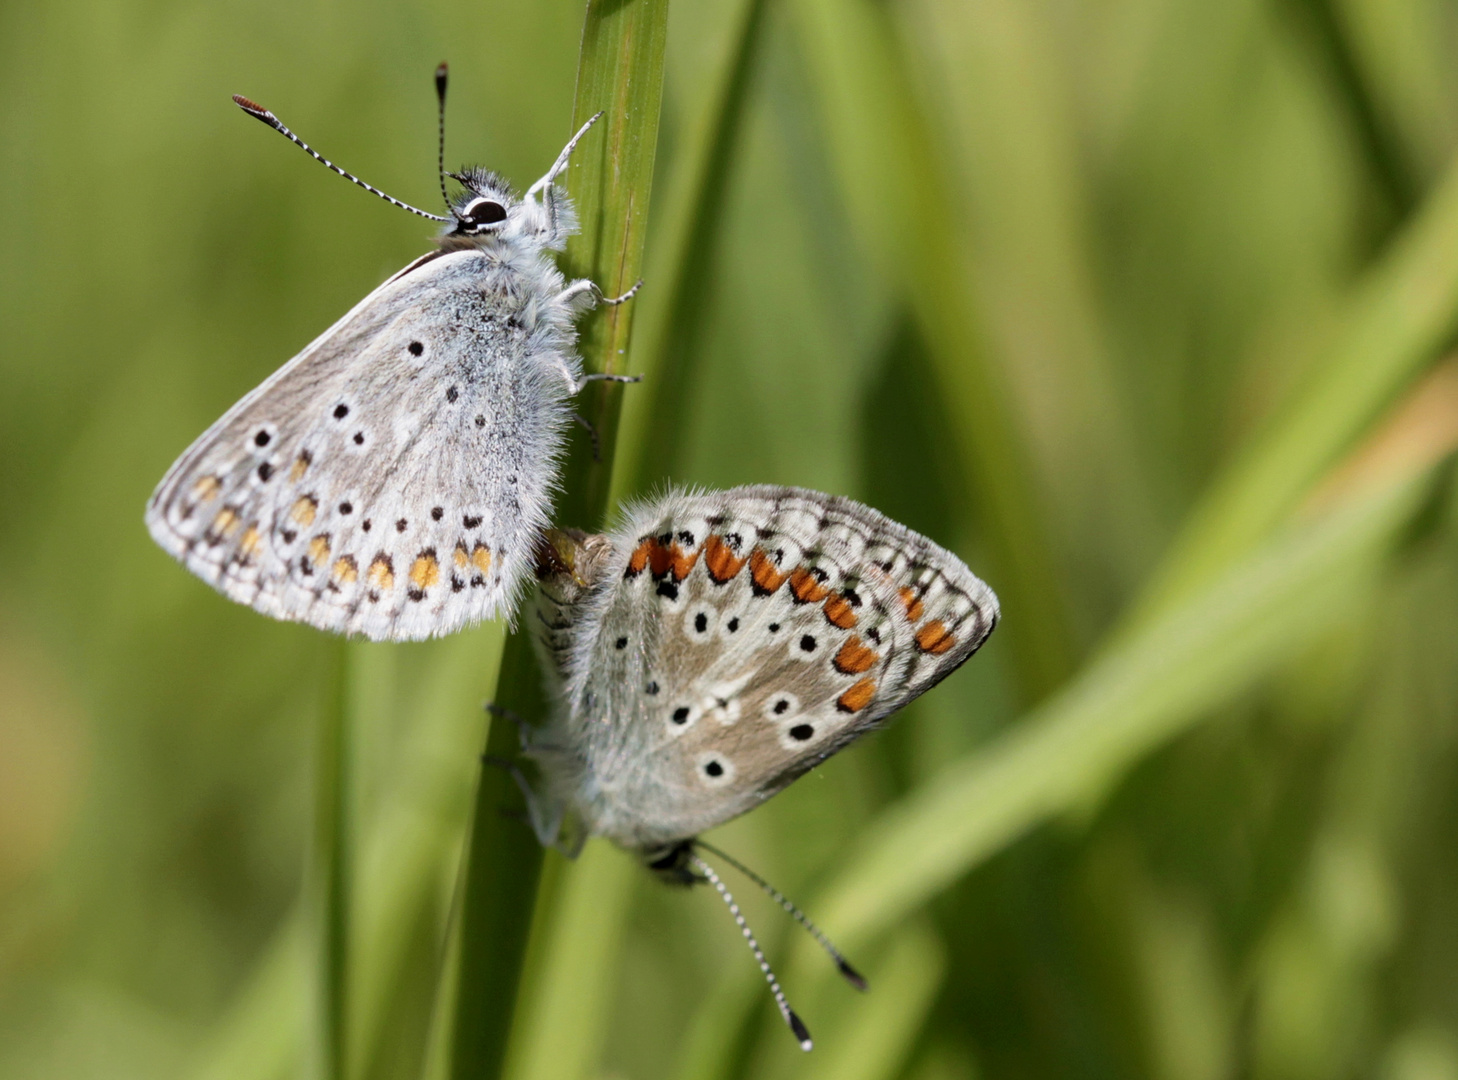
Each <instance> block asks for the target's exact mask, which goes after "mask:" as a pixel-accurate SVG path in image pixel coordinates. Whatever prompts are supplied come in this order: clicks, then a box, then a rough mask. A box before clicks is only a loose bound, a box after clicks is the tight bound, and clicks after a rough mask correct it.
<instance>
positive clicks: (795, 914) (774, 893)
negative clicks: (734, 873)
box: [694, 839, 866, 990]
mask: <svg viewBox="0 0 1458 1080" xmlns="http://www.w3.org/2000/svg"><path fill="white" fill-rule="evenodd" d="M694 846H695V847H701V848H703V849H704V850H705V851H707V852H709V853H711V854H713V855H715V856H717V857H718V858H721V859H723V860H724V861H725V862H726V863H728V864H729V865H730V866H732V867H734V869H736V870H738V871H739V872H740V873H741V874H743V875H744V876H745V877H747V878H748V879H749V880H750V881H752V882H754V883H755V884H756V885H758V886H759V887H760V888H761V889H763V890H764V891H765V892H766V893H767V894H768V895H769V897H770V899H772V900H773V901H774V902H775V903H777V904H779V905H780V907H782V908H784V909H785V910H786V911H788V912H789V913H790V916H791V917H792V918H793V919H794V920H795V921H796V922H797V923H799V924H800V925H801V926H803V927H804V928H805V929H806V930H807V931H808V932H809V934H810V936H811V937H813V938H814V939H815V940H816V941H818V942H819V943H820V947H821V948H822V949H824V950H825V951H826V952H827V953H829V954H830V958H831V959H832V960H834V961H835V966H836V969H837V970H838V971H839V972H840V973H841V974H842V975H844V976H845V980H846V982H848V983H850V984H851V985H852V986H854V987H855V988H856V989H857V990H864V989H866V980H865V976H863V975H862V974H861V973H860V972H859V971H857V970H856V969H855V968H853V967H851V966H850V961H848V960H847V959H846V958H845V956H844V955H843V954H842V953H841V951H840V950H839V949H837V948H836V947H835V943H834V942H833V941H831V940H830V938H828V937H826V936H825V933H824V932H823V931H822V930H821V929H820V927H818V926H816V925H815V924H814V923H813V922H811V921H810V917H809V916H808V915H806V914H805V913H804V912H803V911H801V910H800V909H799V908H798V907H796V906H795V904H794V902H793V901H792V900H791V899H790V898H789V897H788V896H786V895H785V894H784V893H782V892H780V890H779V889H776V888H775V887H774V886H773V885H771V884H770V883H769V882H768V881H766V880H765V879H764V878H762V877H760V876H759V875H758V874H756V873H755V872H754V871H753V870H751V869H750V868H749V867H747V866H745V865H744V864H743V863H742V862H740V861H739V860H738V859H736V858H734V856H732V855H730V854H728V853H727V852H724V851H721V850H719V849H718V848H716V847H715V846H714V845H713V844H709V843H705V842H704V841H703V840H698V839H696V840H694Z"/></svg>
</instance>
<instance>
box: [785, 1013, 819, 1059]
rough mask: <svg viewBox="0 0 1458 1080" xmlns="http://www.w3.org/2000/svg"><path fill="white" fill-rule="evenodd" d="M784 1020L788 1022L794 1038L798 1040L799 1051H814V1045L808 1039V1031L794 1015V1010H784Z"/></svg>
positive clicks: (802, 1022) (803, 1023)
mask: <svg viewBox="0 0 1458 1080" xmlns="http://www.w3.org/2000/svg"><path fill="white" fill-rule="evenodd" d="M785 1019H786V1020H788V1021H789V1022H790V1030H791V1031H793V1032H794V1033H795V1038H797V1039H799V1040H800V1049H801V1050H805V1051H810V1050H813V1049H815V1043H814V1042H813V1041H812V1040H811V1038H810V1029H809V1028H807V1027H806V1026H805V1021H803V1020H801V1019H800V1018H799V1017H798V1016H796V1015H795V1010H794V1009H786V1010H785Z"/></svg>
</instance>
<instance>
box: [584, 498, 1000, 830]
mask: <svg viewBox="0 0 1458 1080" xmlns="http://www.w3.org/2000/svg"><path fill="white" fill-rule="evenodd" d="M614 548H615V552H614V558H613V559H612V560H610V561H609V562H608V563H606V564H605V566H604V570H603V575H604V580H603V582H602V584H601V585H600V586H599V588H598V589H597V590H596V591H595V592H594V593H593V594H592V595H591V596H590V597H589V598H588V599H587V600H586V601H584V603H583V604H582V605H581V606H580V607H579V608H578V609H577V610H576V611H572V612H568V614H567V620H568V621H570V622H571V623H572V624H573V630H572V636H573V643H572V648H571V650H570V656H568V658H567V660H566V661H565V664H564V668H565V671H566V673H567V675H568V685H567V687H566V693H565V695H564V698H563V701H564V705H565V707H566V709H567V713H568V715H567V718H566V723H567V724H568V727H569V731H568V732H567V734H566V737H567V739H568V740H569V741H571V742H573V743H574V744H575V745H578V746H580V747H581V748H582V753H583V755H584V757H585V759H586V763H587V770H586V775H587V776H588V778H589V779H588V783H587V785H586V788H587V791H588V798H587V801H588V802H589V803H590V805H589V806H588V807H587V808H586V810H585V813H586V816H587V817H588V818H589V820H591V821H592V822H593V825H594V828H595V831H599V832H603V833H606V834H608V835H610V836H613V837H614V838H615V839H618V840H619V841H620V842H623V843H626V844H629V845H630V846H639V847H651V846H653V845H655V844H659V843H664V842H667V841H670V840H674V839H679V838H683V837H688V836H692V835H694V834H696V833H697V832H699V831H701V830H703V829H707V828H710V827H712V826H713V825H716V824H719V823H720V822H722V821H725V820H727V819H728V818H731V817H733V816H735V815H736V814H739V813H742V812H743V811H745V810H747V809H750V808H751V807H753V806H755V805H757V804H758V803H759V802H761V801H763V800H764V799H767V798H768V797H769V796H771V795H773V794H774V793H775V792H776V791H778V790H780V789H781V788H783V787H784V786H785V785H786V784H788V783H789V782H790V781H792V780H793V779H795V777H797V776H799V775H800V774H801V773H803V772H805V771H806V770H807V769H809V768H811V767H813V766H814V765H815V764H817V763H819V762H820V761H823V760H825V758H827V757H829V756H830V755H831V754H833V753H834V752H835V751H836V750H837V749H839V748H841V747H842V746H844V745H845V744H846V743H848V742H850V741H851V740H852V739H854V738H856V737H857V736H858V735H860V734H862V733H863V732H865V731H866V730H868V729H870V728H872V727H874V726H876V725H877V723H878V722H879V721H881V720H882V719H884V718H885V717H886V716H887V715H888V714H889V713H891V712H892V711H894V710H895V709H897V708H900V707H901V706H902V705H904V704H906V703H907V702H908V701H910V700H911V699H912V698H914V697H916V696H917V695H918V694H920V693H922V692H924V691H925V690H927V689H928V688H930V687H931V686H932V685H934V684H935V683H936V682H937V681H939V680H940V679H941V678H944V677H945V676H946V675H947V674H949V673H950V672H951V671H952V670H954V669H955V668H956V667H957V666H958V665H959V664H961V663H962V662H963V661H964V660H966V659H967V658H968V657H969V656H970V655H971V654H972V653H973V652H974V651H975V650H976V649H977V647H978V646H979V645H980V644H981V643H982V641H983V640H985V639H986V637H987V635H988V634H989V633H990V632H991V630H992V627H993V625H994V623H995V621H996V618H997V601H996V598H995V597H994V596H993V595H992V592H991V591H990V590H989V589H988V588H987V586H986V585H984V584H983V583H982V582H981V581H979V580H978V579H977V578H976V577H975V576H973V575H972V573H971V572H970V571H969V570H968V569H967V568H966V567H965V566H964V565H963V564H962V563H961V561H960V560H958V559H957V558H956V556H954V555H952V554H951V553H949V552H947V551H945V550H943V549H942V548H940V547H938V546H937V545H935V544H933V543H932V542H931V541H929V540H927V539H925V538H924V537H921V536H918V535H917V534H915V533H912V532H910V531H909V530H907V529H904V528H903V527H901V526H899V525H897V524H896V523H895V522H892V521H890V520H889V519H887V518H885V517H884V516H882V515H881V514H879V513H877V512H876V511H874V510H871V509H869V508H867V507H864V506H861V505H860V504H858V503H854V502H852V501H850V500H847V499H840V498H835V497H831V496H825V495H820V494H817V493H815V492H809V491H803V490H798V489H789V488H767V487H756V488H740V489H735V490H732V491H728V492H721V493H711V494H705V495H682V494H673V495H669V496H667V497H665V498H663V499H660V500H657V501H655V502H653V503H652V504H649V505H646V506H643V507H640V508H638V509H637V510H636V511H634V512H633V513H632V514H631V515H630V517H629V520H628V521H627V522H626V524H625V525H624V527H623V528H622V529H620V530H618V531H617V532H616V533H615V534H614ZM559 614H560V612H559Z"/></svg>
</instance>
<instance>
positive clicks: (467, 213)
mask: <svg viewBox="0 0 1458 1080" xmlns="http://www.w3.org/2000/svg"><path fill="white" fill-rule="evenodd" d="M505 220H506V207H504V206H502V205H501V204H500V203H499V202H497V201H496V200H495V199H476V200H475V201H473V202H471V203H469V204H468V205H467V206H466V208H465V209H464V210H462V211H461V221H462V222H464V223H465V224H467V225H474V226H476V227H478V228H481V227H484V226H487V225H496V224H499V223H501V222H503V221H505Z"/></svg>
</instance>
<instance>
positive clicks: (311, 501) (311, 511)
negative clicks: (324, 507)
mask: <svg viewBox="0 0 1458 1080" xmlns="http://www.w3.org/2000/svg"><path fill="white" fill-rule="evenodd" d="M318 512H319V500H318V499H316V498H314V496H312V495H305V496H304V497H303V498H301V499H300V500H299V501H298V502H296V503H294V506H293V509H292V510H290V511H289V517H291V518H293V519H294V520H295V521H297V522H298V523H299V524H300V525H302V526H304V528H306V529H307V528H308V527H309V526H310V525H312V524H314V515H315V514H317V513H318Z"/></svg>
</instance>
